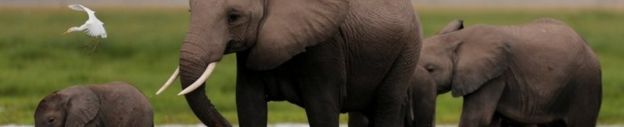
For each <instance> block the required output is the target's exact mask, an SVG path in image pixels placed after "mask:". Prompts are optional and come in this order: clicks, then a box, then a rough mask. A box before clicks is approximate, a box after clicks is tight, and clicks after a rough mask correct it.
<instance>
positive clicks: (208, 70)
mask: <svg viewBox="0 0 624 127" xmlns="http://www.w3.org/2000/svg"><path fill="white" fill-rule="evenodd" d="M216 65H217V62H212V63H210V64H208V67H206V70H205V71H204V73H203V74H202V75H201V76H199V79H197V80H196V81H195V82H193V84H191V85H189V86H188V87H186V88H185V89H184V90H182V92H180V93H178V96H179V95H184V94H187V93H190V92H193V91H194V90H195V89H197V88H198V87H199V86H201V85H202V84H203V83H204V82H205V81H206V79H208V77H210V74H212V71H214V68H215V66H216Z"/></svg>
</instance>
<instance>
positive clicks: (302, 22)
mask: <svg viewBox="0 0 624 127" xmlns="http://www.w3.org/2000/svg"><path fill="white" fill-rule="evenodd" d="M190 8H191V9H190V13H191V21H190V22H191V23H190V28H189V32H188V34H187V35H186V38H185V41H184V43H183V44H182V47H181V49H180V76H181V81H182V87H183V88H186V87H188V86H189V85H190V84H192V83H193V82H194V81H195V80H197V79H198V77H200V75H202V72H204V70H206V69H205V68H206V66H208V65H209V64H210V63H213V62H218V61H219V60H220V59H221V58H222V57H223V55H224V54H228V53H234V52H236V56H237V64H238V65H237V82H236V103H237V104H236V105H237V111H238V117H239V119H238V120H239V124H240V126H242V127H250V126H266V125H267V102H268V101H273V100H275V101H279V100H286V101H289V102H292V103H294V104H297V105H299V106H301V107H303V108H304V109H305V110H306V113H307V114H306V115H307V116H308V121H309V122H310V125H311V126H313V127H337V126H338V116H339V113H341V112H363V113H364V114H366V116H368V117H369V118H370V119H371V121H372V122H371V123H372V125H375V126H384V127H387V126H403V124H404V122H405V121H404V120H403V116H405V115H404V114H403V113H405V112H402V110H405V109H407V108H408V107H406V105H405V102H406V99H407V92H408V91H407V86H408V81H409V79H410V78H411V76H412V74H413V71H414V68H415V65H416V62H417V60H418V56H419V55H418V54H419V50H420V47H421V43H420V42H421V40H420V39H421V38H420V37H421V36H420V35H421V33H420V28H419V21H418V18H417V16H416V15H415V13H414V9H413V7H412V4H411V2H410V1H409V0H253V1H252V0H190ZM185 97H186V99H187V102H188V103H189V105H190V107H191V109H192V110H193V112H194V113H195V115H196V116H197V117H198V118H199V119H200V120H201V121H202V122H203V123H204V124H206V125H208V126H212V127H220V126H230V124H229V123H228V122H227V120H225V119H224V118H223V117H222V116H221V114H220V113H218V112H217V111H216V109H215V107H214V106H213V105H212V104H211V102H210V100H209V99H208V98H207V97H206V96H205V89H204V85H202V86H201V87H199V89H197V90H195V91H193V92H191V93H189V94H186V95H185Z"/></svg>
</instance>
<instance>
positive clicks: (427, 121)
mask: <svg viewBox="0 0 624 127" xmlns="http://www.w3.org/2000/svg"><path fill="white" fill-rule="evenodd" d="M414 79H418V78H414ZM413 82H421V81H413ZM411 87H412V88H410V89H411V91H410V94H411V96H410V98H411V101H412V104H411V106H412V107H411V110H412V114H411V115H412V121H410V123H411V125H410V126H412V127H433V126H434V125H435V106H436V97H437V95H436V86H435V84H433V83H426V84H420V83H416V84H413V85H412V86H411ZM408 115H409V114H408Z"/></svg>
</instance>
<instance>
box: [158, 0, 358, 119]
mask: <svg viewBox="0 0 624 127" xmlns="http://www.w3.org/2000/svg"><path fill="white" fill-rule="evenodd" d="M189 3H190V13H191V20H190V22H191V23H190V28H189V30H188V33H187V35H186V38H185V40H184V42H183V43H182V46H181V49H180V66H179V69H178V70H179V72H180V75H181V80H182V87H184V88H185V90H184V91H182V92H181V93H180V94H186V93H190V94H187V95H186V98H187V101H188V103H189V105H190V106H191V108H192V109H193V112H194V113H195V114H196V116H198V117H199V118H200V120H202V122H203V123H205V124H207V125H225V123H226V122H227V121H225V120H224V119H223V118H222V117H221V116H220V114H219V113H218V112H216V110H214V108H212V104H211V103H210V100H209V99H208V98H206V97H205V95H204V92H205V91H204V89H203V84H204V81H205V80H206V78H207V77H208V75H209V74H210V73H211V72H212V69H214V66H215V63H216V62H218V61H219V60H220V59H221V58H222V57H223V55H224V54H228V53H233V52H239V53H242V54H244V55H241V56H245V57H244V58H239V60H241V61H238V62H239V64H244V65H245V66H244V67H245V68H248V69H253V70H269V69H273V68H276V67H278V66H279V65H281V64H283V63H284V62H286V61H288V60H289V59H290V58H291V57H293V56H295V55H297V54H298V53H301V52H304V51H305V49H306V47H310V46H314V45H316V44H318V43H319V42H323V41H324V40H327V39H329V38H330V37H332V36H333V35H334V34H335V33H336V32H337V31H338V28H339V26H340V25H341V24H342V23H343V21H344V19H345V18H346V14H347V13H348V11H347V10H348V2H346V0H190V1H189ZM239 67H240V66H239ZM176 72H178V71H176ZM177 75H178V74H177V73H174V75H173V76H172V77H171V78H170V79H175V77H176V76H177ZM171 81H173V80H170V81H168V83H165V84H166V85H164V86H163V88H161V90H160V92H162V90H164V89H165V88H166V87H167V86H168V85H167V84H170V83H171ZM197 88H200V89H199V90H196V91H194V90H195V89H197ZM191 91H194V92H191ZM160 92H158V93H160Z"/></svg>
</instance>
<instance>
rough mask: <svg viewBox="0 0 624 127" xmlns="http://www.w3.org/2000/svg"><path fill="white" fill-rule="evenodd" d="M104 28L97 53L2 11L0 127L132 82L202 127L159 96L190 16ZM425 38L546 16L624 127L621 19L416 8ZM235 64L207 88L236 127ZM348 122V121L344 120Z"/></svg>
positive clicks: (604, 113) (441, 110) (139, 16)
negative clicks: (462, 26) (593, 56)
mask: <svg viewBox="0 0 624 127" xmlns="http://www.w3.org/2000/svg"><path fill="white" fill-rule="evenodd" d="M94 9H95V10H97V11H98V13H97V14H98V17H99V18H100V19H101V20H103V21H104V22H105V23H106V24H105V25H106V28H107V30H108V32H109V34H108V37H109V38H108V39H105V40H103V41H102V43H101V45H100V46H99V47H98V48H97V49H96V50H95V51H91V48H90V46H92V45H93V41H94V40H93V39H90V38H88V37H86V36H84V35H83V34H70V35H66V36H63V35H61V33H62V32H64V31H65V30H66V29H67V28H68V27H70V26H73V25H79V24H82V23H83V22H84V20H85V18H86V17H85V15H84V14H83V13H80V12H74V11H70V10H69V9H66V8H48V9H28V8H3V9H0V125H1V124H9V123H17V124H32V122H33V113H34V109H35V107H36V105H37V103H38V102H39V101H40V99H41V98H42V97H44V96H45V95H47V94H49V93H51V92H52V91H54V90H58V89H62V88H64V87H67V86H70V85H80V84H94V83H105V82H110V81H126V82H130V83H132V84H135V85H136V86H137V87H138V88H139V89H141V90H142V91H143V93H145V94H146V96H147V97H148V98H149V99H150V101H151V103H152V105H153V107H154V108H155V114H156V118H155V121H156V123H158V124H163V123H198V120H197V119H196V118H195V116H194V115H193V114H192V113H191V112H190V109H189V108H188V106H187V104H186V102H185V101H184V99H183V97H181V96H176V95H175V94H176V93H177V92H178V91H179V90H180V88H179V85H178V84H176V85H174V87H173V88H172V89H170V90H169V91H166V92H165V93H164V94H163V95H159V96H155V95H154V93H155V91H156V90H157V89H158V87H160V85H162V83H163V82H164V81H165V80H166V78H168V76H169V74H170V73H171V72H172V71H173V69H175V67H176V65H177V63H178V49H179V46H180V43H181V41H182V39H183V37H184V34H185V32H186V29H187V28H188V19H189V17H188V16H189V15H188V13H187V10H185V9H150V8H146V9H128V8H94ZM419 11H420V12H419V13H420V17H421V20H422V23H423V27H424V31H425V35H426V36H431V35H432V33H434V32H436V31H437V30H438V29H440V28H441V27H443V26H444V25H445V24H446V23H448V22H449V21H451V20H452V19H457V18H461V19H464V20H465V22H466V24H467V25H472V24H480V23H487V24H500V25H505V24H516V23H522V22H527V21H530V20H532V19H535V18H539V17H554V18H557V19H561V20H563V21H565V22H567V23H568V24H569V25H571V26H572V27H573V28H575V29H576V30H577V31H578V32H579V33H580V34H581V35H582V36H584V37H585V39H586V40H587V41H588V42H589V43H590V44H591V46H592V47H593V49H594V50H595V51H596V52H598V54H599V56H600V60H601V63H602V70H603V81H604V95H603V96H604V98H603V104H602V109H601V113H600V120H599V121H600V123H602V124H614V123H619V124H623V123H624V109H622V107H624V92H622V91H624V77H622V76H624V67H623V66H622V65H624V44H623V43H624V42H621V41H620V40H624V24H623V23H624V12H623V11H610V10H595V9H582V10H574V9H563V10H562V9H546V10H539V9H538V10H528V11H527V10H520V9H513V10H502V9H461V8H460V9H457V8H455V9H440V8H437V9H419ZM233 58H234V57H233V55H228V56H227V57H225V59H224V60H223V62H222V64H220V65H219V67H217V70H216V72H215V73H214V76H213V77H212V78H210V79H209V81H208V84H210V86H209V87H208V88H207V89H208V91H209V93H208V96H209V97H210V98H212V99H213V102H214V103H215V104H216V106H217V108H218V109H219V110H220V111H221V112H222V113H224V115H225V116H226V117H227V118H228V120H230V121H232V122H236V121H237V120H236V108H235V106H234V104H235V101H234V96H233V95H234V85H233V84H234V79H235V67H234V63H235V60H234V59H233ZM460 106H461V98H451V97H450V96H449V95H442V96H441V97H440V99H439V101H438V108H437V114H436V116H437V122H438V123H456V122H457V121H458V116H459V113H460ZM269 116H270V122H272V123H275V122H305V121H306V118H305V114H304V113H303V110H302V109H301V108H298V107H295V106H293V105H291V104H288V103H285V102H274V103H271V104H270V113H269ZM341 118H342V119H343V121H344V119H345V118H346V117H344V116H343V117H341Z"/></svg>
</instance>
